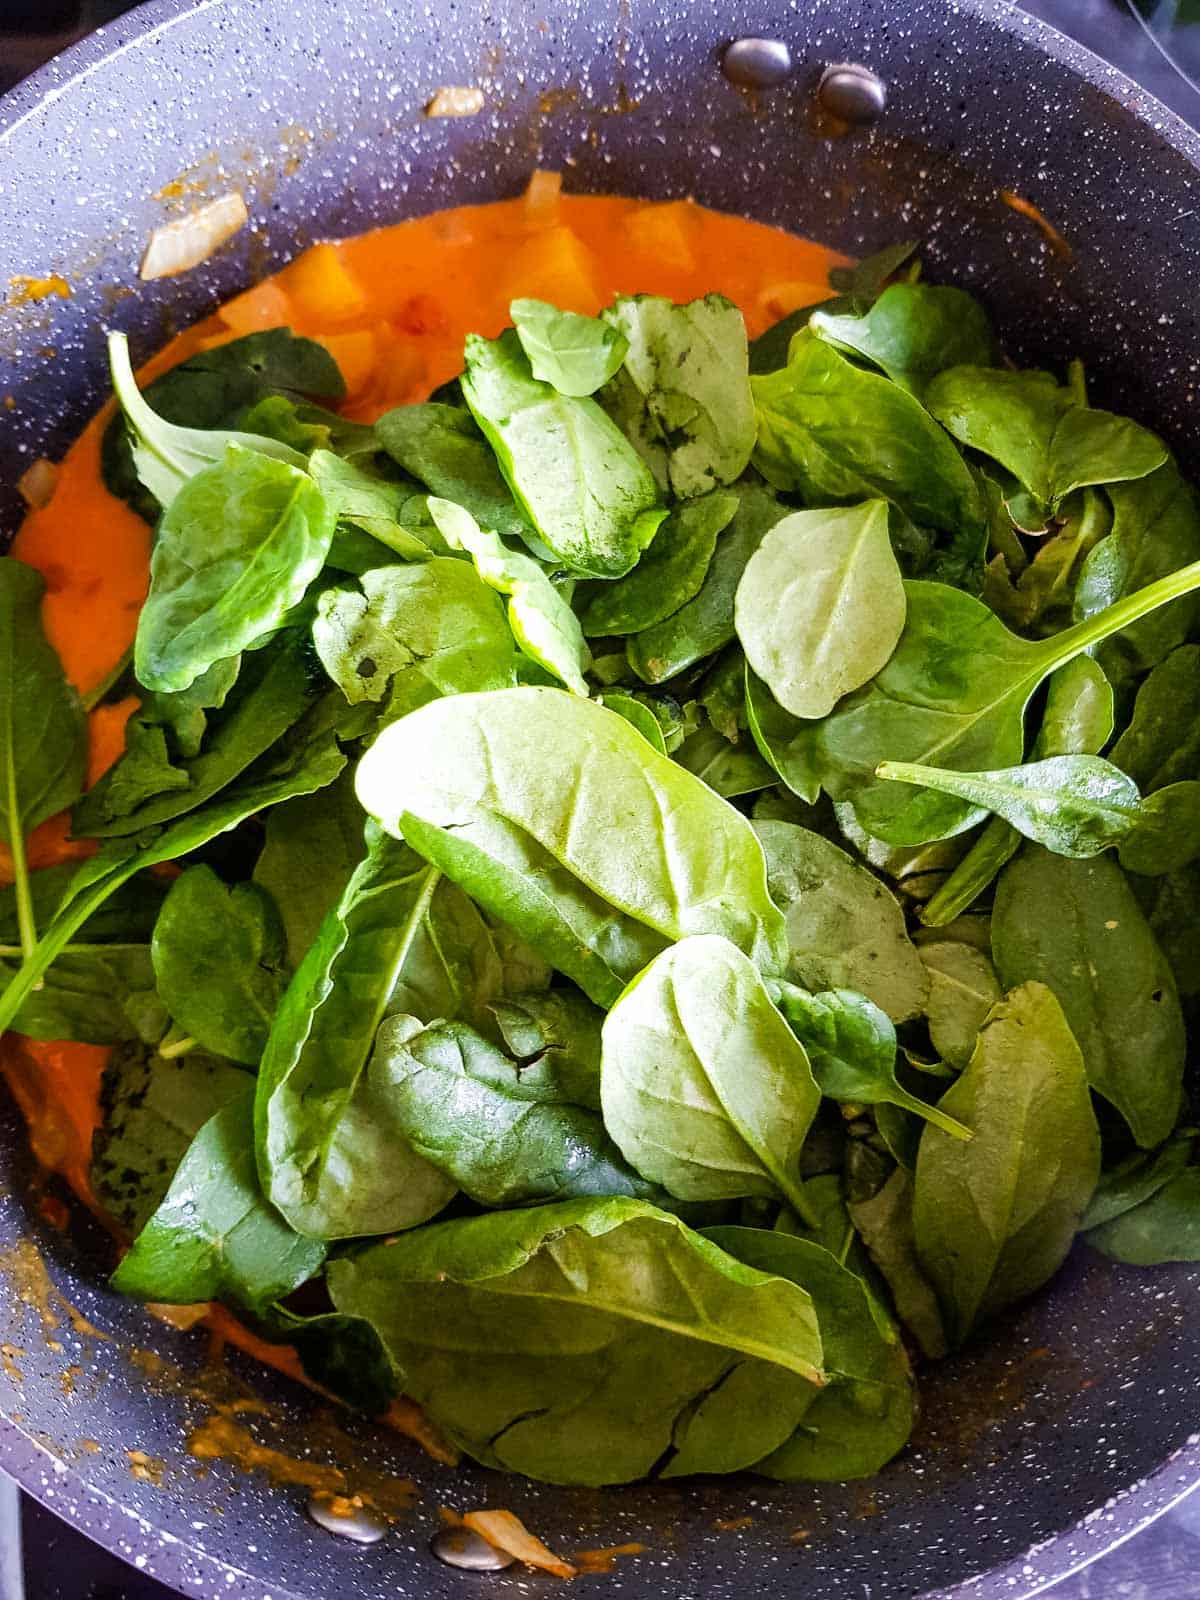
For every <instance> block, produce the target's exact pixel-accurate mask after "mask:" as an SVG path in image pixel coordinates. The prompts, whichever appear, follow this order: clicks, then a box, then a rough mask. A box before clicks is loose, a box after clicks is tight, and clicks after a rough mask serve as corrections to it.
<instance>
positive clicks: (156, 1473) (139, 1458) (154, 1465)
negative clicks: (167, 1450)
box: [125, 1450, 167, 1489]
mask: <svg viewBox="0 0 1200 1600" xmlns="http://www.w3.org/2000/svg"><path fill="white" fill-rule="evenodd" d="M125 1454H126V1455H127V1456H128V1457H129V1470H130V1472H131V1473H132V1474H133V1476H134V1477H135V1478H136V1479H137V1480H138V1482H139V1483H149V1484H152V1485H153V1487H154V1488H155V1489H161V1488H162V1482H163V1476H164V1474H165V1473H166V1470H167V1463H166V1462H165V1461H163V1460H161V1459H160V1457H158V1456H151V1455H147V1454H146V1452H145V1451H144V1450H126V1452H125Z"/></svg>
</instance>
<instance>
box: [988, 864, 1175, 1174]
mask: <svg viewBox="0 0 1200 1600" xmlns="http://www.w3.org/2000/svg"><path fill="white" fill-rule="evenodd" d="M1050 907H1053V915H1047V910H1048V908H1050ZM992 954H993V957H994V959H995V962H996V971H997V972H998V974H999V976H1000V981H1001V983H1003V984H1004V985H1005V987H1006V988H1011V987H1013V985H1015V984H1019V983H1025V982H1027V981H1029V980H1031V979H1035V980H1037V981H1038V982H1041V983H1044V984H1047V985H1048V986H1049V987H1050V988H1051V989H1052V990H1053V991H1054V993H1055V995H1056V996H1057V997H1058V1000H1059V1003H1060V1004H1061V1006H1062V1008H1063V1011H1064V1012H1065V1013H1066V1017H1067V1022H1068V1023H1069V1025H1070V1028H1071V1031H1072V1032H1073V1033H1074V1035H1075V1037H1076V1039H1077V1040H1078V1041H1079V1047H1080V1049H1081V1050H1082V1051H1083V1059H1084V1062H1085V1064H1086V1067H1087V1075H1088V1082H1089V1083H1090V1084H1091V1086H1092V1088H1093V1089H1095V1091H1096V1092H1097V1094H1100V1095H1103V1097H1104V1098H1105V1099H1106V1100H1107V1101H1108V1102H1109V1103H1110V1104H1111V1105H1114V1106H1115V1107H1116V1108H1117V1110H1118V1111H1119V1112H1120V1113H1121V1115H1122V1116H1123V1117H1124V1118H1125V1120H1126V1122H1127V1123H1128V1124H1129V1127H1130V1131H1131V1132H1132V1133H1133V1136H1134V1138H1135V1139H1136V1140H1137V1142H1138V1144H1140V1145H1141V1146H1142V1147H1143V1148H1144V1149H1149V1148H1151V1147H1152V1146H1154V1145H1157V1144H1161V1143H1162V1141H1163V1140H1164V1139H1165V1138H1166V1137H1167V1136H1168V1134H1169V1133H1170V1132H1171V1129H1172V1128H1173V1127H1174V1126H1175V1120H1176V1118H1177V1116H1178V1114H1179V1105H1180V1095H1181V1092H1182V1083H1183V1065H1184V1056H1185V1051H1186V1042H1185V1038H1184V1026H1183V1014H1182V1012H1181V1010H1180V1006H1179V997H1178V995H1177V993H1176V990H1175V983H1174V980H1173V978H1172V976H1171V971H1170V968H1169V967H1168V965H1167V962H1166V960H1165V959H1164V957H1163V954H1162V951H1161V950H1160V949H1159V947H1158V943H1157V941H1156V940H1155V938H1154V935H1153V933H1152V932H1151V931H1150V928H1149V926H1148V924H1147V922H1146V919H1145V917H1144V916H1143V914H1142V912H1141V910H1140V908H1139V906H1138V903H1137V900H1136V899H1135V897H1134V894H1133V891H1132V890H1131V889H1130V887H1129V884H1128V883H1127V882H1126V879H1125V875H1124V873H1123V872H1122V871H1121V869H1120V867H1118V866H1117V864H1116V862H1115V861H1112V860H1110V859H1108V858H1106V857H1103V856H1101V857H1098V858H1097V859H1096V860H1094V861H1071V860H1068V859H1067V858H1066V857H1064V856H1055V855H1051V854H1050V853H1049V852H1048V851H1046V850H1040V849H1037V848H1036V847H1034V848H1031V847H1029V846H1026V847H1025V849H1024V850H1022V852H1021V854H1020V855H1019V856H1018V857H1017V858H1016V860H1015V861H1012V862H1010V863H1009V865H1008V866H1007V867H1006V868H1005V869H1004V872H1003V873H1002V874H1001V877H1000V881H999V883H998V884H997V885H996V906H995V911H994V913H993V916H992Z"/></svg>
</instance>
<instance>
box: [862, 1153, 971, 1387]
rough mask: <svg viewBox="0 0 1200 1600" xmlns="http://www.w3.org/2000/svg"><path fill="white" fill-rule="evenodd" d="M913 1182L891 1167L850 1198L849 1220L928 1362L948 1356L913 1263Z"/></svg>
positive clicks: (935, 1309) (937, 1310)
mask: <svg viewBox="0 0 1200 1600" xmlns="http://www.w3.org/2000/svg"><path fill="white" fill-rule="evenodd" d="M912 1209H913V1186H912V1178H911V1177H910V1176H909V1174H908V1173H907V1172H906V1171H905V1169H904V1168H903V1167H896V1168H895V1169H894V1170H893V1171H892V1172H891V1173H890V1174H889V1176H888V1177H887V1179H886V1180H885V1181H884V1183H883V1184H881V1185H880V1187H879V1188H878V1189H876V1190H875V1191H874V1193H871V1194H865V1195H860V1196H858V1197H854V1196H852V1197H851V1199H850V1201H849V1210H850V1217H851V1219H852V1221H853V1223H854V1226H855V1228H857V1230H858V1233H859V1236H860V1237H861V1239H862V1242H863V1244H864V1245H865V1246H866V1248H867V1254H868V1255H869V1257H870V1259H871V1262H872V1264H873V1265H874V1267H875V1268H876V1270H877V1271H878V1272H879V1273H880V1274H881V1276H882V1277H883V1279H884V1282H885V1283H886V1284H887V1286H888V1289H889V1290H890V1291H891V1296H892V1303H893V1305H894V1306H895V1308H896V1315H897V1316H898V1317H899V1318H900V1320H901V1322H903V1323H904V1325H905V1327H906V1328H907V1329H908V1331H909V1332H910V1333H911V1334H912V1336H913V1338H914V1339H915V1340H916V1341H917V1343H918V1345H920V1347H921V1350H922V1352H923V1353H924V1354H925V1355H926V1356H928V1357H929V1359H930V1360H931V1361H938V1360H940V1359H941V1358H942V1357H943V1356H944V1355H945V1354H946V1352H947V1349H948V1346H947V1343H946V1328H945V1324H944V1322H943V1320H942V1312H941V1307H940V1306H939V1305H938V1298H937V1295H936V1294H935V1293H934V1290H933V1285H932V1284H931V1283H930V1282H929V1279H928V1278H927V1277H926V1276H925V1273H924V1271H923V1270H922V1267H921V1264H920V1262H919V1261H918V1260H917V1246H916V1240H915V1238H914V1236H913V1216H912Z"/></svg>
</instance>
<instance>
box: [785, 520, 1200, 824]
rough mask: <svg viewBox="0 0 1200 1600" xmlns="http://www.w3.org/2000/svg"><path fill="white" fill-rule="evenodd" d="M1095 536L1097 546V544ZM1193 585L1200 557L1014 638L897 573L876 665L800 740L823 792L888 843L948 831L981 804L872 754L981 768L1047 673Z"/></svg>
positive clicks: (1015, 730)
mask: <svg viewBox="0 0 1200 1600" xmlns="http://www.w3.org/2000/svg"><path fill="white" fill-rule="evenodd" d="M1097 548H1099V547H1097ZM1197 586H1200V562H1197V563H1194V564H1193V565H1192V566H1190V567H1185V568H1183V569H1181V570H1180V571H1179V572H1175V573H1172V574H1171V575H1170V576H1169V577H1166V578H1161V579H1159V581H1158V582H1157V583H1154V584H1151V585H1150V587H1149V588H1147V589H1142V590H1139V591H1138V593H1136V594H1133V595H1129V596H1127V597H1126V598H1124V599H1122V600H1118V601H1116V602H1115V603H1114V604H1113V605H1111V606H1109V607H1108V608H1107V609H1106V610H1104V611H1101V612H1099V613H1098V614H1097V615H1095V616H1093V617H1090V618H1088V619H1087V620H1085V621H1083V622H1080V623H1076V624H1075V625H1074V626H1073V627H1071V628H1067V629H1065V630H1064V631H1063V632H1062V633H1058V634H1055V635H1053V636H1052V637H1051V638H1049V639H1041V640H1037V641H1034V640H1029V639H1021V638H1019V637H1018V636H1017V635H1016V634H1014V633H1010V632H1009V630H1008V629H1007V628H1006V627H1005V626H1004V624H1003V623H1002V622H1001V621H1000V619H999V618H998V617H997V616H995V615H994V613H993V612H991V611H990V610H989V609H988V608H987V606H985V605H983V604H982V602H980V601H978V600H976V599H974V598H973V597H972V596H971V595H968V594H963V593H961V592H960V591H959V590H957V589H951V588H948V587H947V586H946V585H944V584H938V583H922V582H908V583H906V584H905V589H906V591H907V594H908V617H907V621H906V623H905V627H904V632H903V634H902V635H901V637H900V643H899V644H898V645H897V647H896V651H895V653H894V655H893V656H892V658H891V660H890V661H889V662H888V664H887V665H886V666H885V667H884V669H883V671H882V672H880V673H879V674H878V676H877V677H876V678H875V679H874V680H873V681H872V682H871V683H869V684H868V685H867V686H866V687H865V688H863V689H860V690H857V691H856V692H855V693H854V694H852V695H849V696H848V697H847V698H846V699H845V700H844V701H842V702H841V703H840V704H839V705H838V706H837V707H836V708H835V710H834V711H833V712H832V713H831V714H830V715H829V716H828V717H826V718H825V720H824V721H823V722H820V723H816V724H814V725H813V726H812V729H811V731H810V732H806V734H805V735H804V737H803V739H802V740H801V741H793V743H794V744H795V743H797V742H801V743H802V744H803V746H804V749H805V755H806V759H807V760H808V762H809V764H810V765H811V767H812V769H813V770H814V771H816V772H818V773H819V774H820V777H821V781H822V782H823V784H824V786H825V788H826V789H828V791H829V792H830V794H831V795H833V797H834V799H837V800H850V801H852V802H853V805H854V809H855V811H856V813H857V814H858V818H859V821H860V822H861V823H862V825H863V826H864V827H865V828H866V829H867V830H868V831H869V832H870V833H872V834H874V835H876V837H878V838H882V839H884V840H886V841H887V842H888V843H890V844H897V845H913V844H922V843H925V842H927V841H928V840H931V839H939V838H947V837H949V836H950V835H952V834H954V833H958V832H962V831H963V830H964V829H965V828H968V827H970V826H972V825H973V824H974V823H975V822H978V821H980V820H981V818H982V817H983V816H984V815H985V813H984V812H983V811H982V809H981V808H980V807H978V806H973V805H972V804H971V803H970V802H969V801H966V800H960V799H957V798H955V797H952V796H943V795H937V794H934V793H933V792H932V791H930V790H928V789H914V788H913V787H912V786H910V785H905V784H900V783H888V782H887V781H886V780H881V779H879V778H878V777H877V776H876V769H877V767H878V765H879V763H880V761H881V760H890V761H907V762H912V763H914V764H917V765H921V766H940V767H953V768H955V769H956V770H963V771H968V772H970V771H980V770H986V769H990V768H996V767H1008V766H1012V765H1014V764H1015V763H1016V762H1017V761H1019V760H1020V758H1021V755H1022V752H1023V750H1024V742H1025V727H1024V714H1025V708H1026V706H1027V705H1028V703H1029V700H1030V698H1031V696H1032V695H1033V692H1034V690H1035V689H1036V688H1037V687H1038V685H1039V684H1040V683H1042V682H1043V681H1044V680H1045V679H1046V678H1047V677H1049V676H1050V674H1051V673H1053V672H1055V671H1056V670H1057V669H1058V668H1060V667H1063V666H1065V665H1066V664H1067V663H1068V662H1069V661H1072V660H1073V659H1074V658H1075V657H1076V656H1078V655H1082V654H1083V653H1084V652H1085V651H1087V650H1090V649H1092V648H1093V647H1094V646H1096V645H1098V644H1101V643H1102V642H1103V641H1104V640H1106V639H1108V638H1110V637H1111V636H1112V635H1114V634H1116V633H1119V632H1120V631H1121V630H1122V629H1124V628H1127V627H1128V626H1129V625H1130V623H1132V622H1135V621H1136V620H1137V619H1138V618H1140V617H1144V616H1146V615H1148V614H1149V613H1151V612H1153V611H1155V610H1156V609H1157V608H1158V607H1159V606H1162V605H1165V604H1167V603H1169V602H1170V601H1171V600H1172V599H1174V598H1175V597H1176V596H1178V595H1183V594H1188V593H1190V592H1191V591H1192V590H1193V589H1195V588H1196V587H1197Z"/></svg>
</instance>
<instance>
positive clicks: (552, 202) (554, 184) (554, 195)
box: [525, 167, 562, 222]
mask: <svg viewBox="0 0 1200 1600" xmlns="http://www.w3.org/2000/svg"><path fill="white" fill-rule="evenodd" d="M561 194H562V173H561V172H548V171H547V170H546V169H545V168H544V167H535V168H534V170H533V173H532V175H531V176H530V179H529V187H528V188H527V189H526V191H525V210H526V211H527V212H528V214H529V220H530V221H531V222H554V221H556V220H557V217H558V197H559V195H561Z"/></svg>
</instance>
